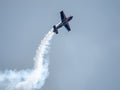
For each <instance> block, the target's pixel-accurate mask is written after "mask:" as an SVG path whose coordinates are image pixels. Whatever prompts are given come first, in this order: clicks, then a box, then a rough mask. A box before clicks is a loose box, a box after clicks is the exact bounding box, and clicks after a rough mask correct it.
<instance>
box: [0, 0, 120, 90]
mask: <svg viewBox="0 0 120 90" xmlns="http://www.w3.org/2000/svg"><path fill="white" fill-rule="evenodd" d="M61 10H64V12H65V13H66V16H69V15H73V20H72V21H71V22H70V26H71V29H72V31H71V32H69V33H68V32H67V31H66V29H65V28H61V29H60V30H59V34H58V35H55V36H54V38H53V40H52V42H51V49H50V52H49V55H48V56H49V59H50V66H49V67H50V68H49V70H50V76H49V77H48V79H47V80H46V83H45V85H44V86H43V88H42V89H41V90H120V1H119V0H0V71H4V70H6V69H17V70H21V69H28V68H32V67H33V64H34V61H33V57H34V56H35V53H36V49H37V47H38V45H39V43H40V41H41V40H42V39H43V37H44V36H45V34H46V33H47V32H48V31H49V30H50V29H51V28H52V26H53V25H54V24H57V23H58V22H59V21H60V15H59V12H60V11H61Z"/></svg>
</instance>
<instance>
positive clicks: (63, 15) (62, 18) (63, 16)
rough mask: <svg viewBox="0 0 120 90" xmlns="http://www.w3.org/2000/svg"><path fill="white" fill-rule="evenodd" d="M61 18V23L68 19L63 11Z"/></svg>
mask: <svg viewBox="0 0 120 90" xmlns="http://www.w3.org/2000/svg"><path fill="white" fill-rule="evenodd" d="M60 17H61V21H62V22H63V21H64V20H65V18H66V16H65V14H64V12H63V11H61V12H60Z"/></svg>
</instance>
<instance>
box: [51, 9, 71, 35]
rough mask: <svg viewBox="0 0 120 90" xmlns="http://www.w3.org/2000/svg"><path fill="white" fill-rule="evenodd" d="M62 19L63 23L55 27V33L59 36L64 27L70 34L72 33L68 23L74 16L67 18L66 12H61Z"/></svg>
mask: <svg viewBox="0 0 120 90" xmlns="http://www.w3.org/2000/svg"><path fill="white" fill-rule="evenodd" d="M60 17H61V22H60V23H59V24H58V25H54V26H53V32H54V33H56V34H58V29H59V28H61V27H62V26H64V27H65V28H66V29H67V30H68V32H69V31H71V29H70V26H69V23H68V22H69V21H70V20H71V19H72V18H73V16H70V17H66V16H65V14H64V12H63V11H61V12H60Z"/></svg>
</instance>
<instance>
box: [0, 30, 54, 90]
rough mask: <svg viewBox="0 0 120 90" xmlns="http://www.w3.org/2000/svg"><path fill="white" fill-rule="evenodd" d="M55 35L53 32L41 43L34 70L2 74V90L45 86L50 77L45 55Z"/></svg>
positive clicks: (31, 89)
mask: <svg viewBox="0 0 120 90" xmlns="http://www.w3.org/2000/svg"><path fill="white" fill-rule="evenodd" d="M53 35H54V33H53V31H52V30H50V31H49V32H48V34H47V35H46V36H45V37H44V39H43V40H42V41H41V43H40V46H39V47H38V50H37V52H36V57H35V58H34V60H35V64H34V68H33V69H32V70H21V71H13V70H7V71H4V72H0V89H2V90H34V89H39V88H41V87H42V86H43V85H44V82H45V79H46V78H47V76H48V74H49V73H48V65H49V63H48V60H45V57H44V55H45V54H47V53H48V48H49V44H50V43H49V42H50V40H51V39H52V37H53Z"/></svg>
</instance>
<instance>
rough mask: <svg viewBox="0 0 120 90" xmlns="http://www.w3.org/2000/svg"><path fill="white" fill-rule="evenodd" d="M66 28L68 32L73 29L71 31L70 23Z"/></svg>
mask: <svg viewBox="0 0 120 90" xmlns="http://www.w3.org/2000/svg"><path fill="white" fill-rule="evenodd" d="M64 26H65V28H66V29H67V30H68V31H70V30H71V29H70V25H69V23H67V24H65V25H64Z"/></svg>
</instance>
